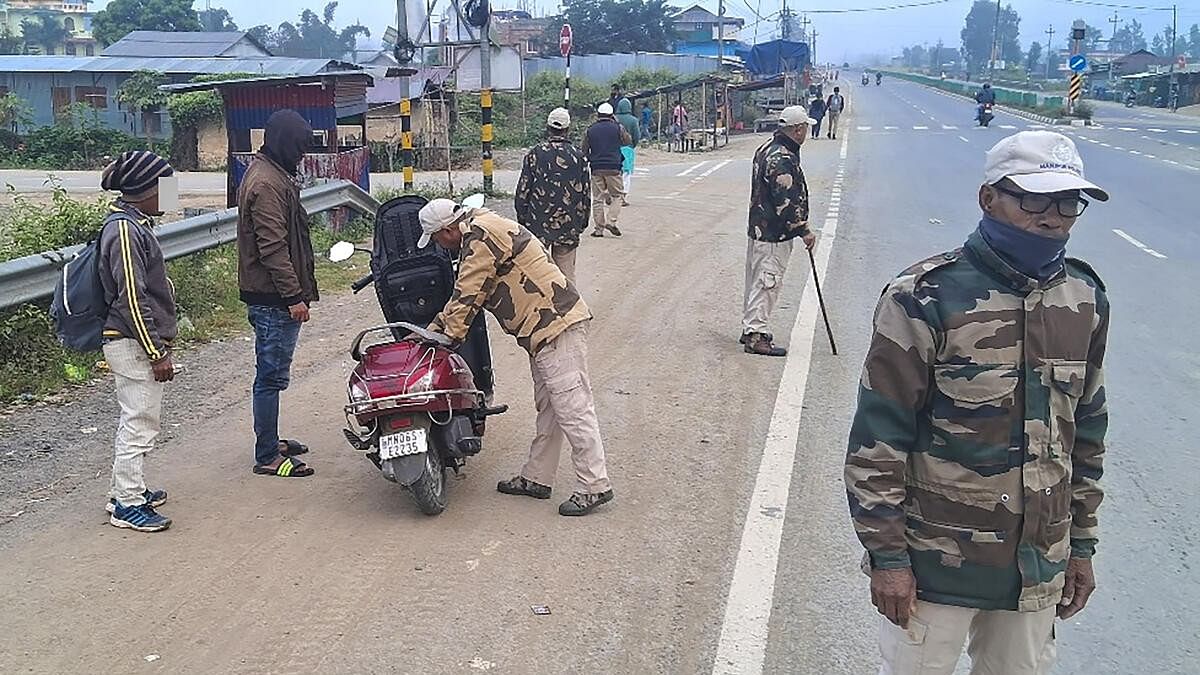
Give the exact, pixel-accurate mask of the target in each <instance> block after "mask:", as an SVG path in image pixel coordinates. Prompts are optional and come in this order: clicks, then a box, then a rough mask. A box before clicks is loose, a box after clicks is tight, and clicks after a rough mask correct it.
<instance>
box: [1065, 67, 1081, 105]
mask: <svg viewBox="0 0 1200 675" xmlns="http://www.w3.org/2000/svg"><path fill="white" fill-rule="evenodd" d="M1067 96H1068V97H1070V99H1071V102H1072V103H1074V102H1075V101H1078V100H1079V98H1080V97H1081V96H1083V75H1082V74H1080V73H1071V87H1070V88H1069V89H1068V90H1067Z"/></svg>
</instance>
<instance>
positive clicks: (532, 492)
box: [496, 476, 551, 499]
mask: <svg viewBox="0 0 1200 675" xmlns="http://www.w3.org/2000/svg"><path fill="white" fill-rule="evenodd" d="M496 491H497V492H501V493H503V494H506V495H517V496H520V497H533V498H534V499H550V492H551V488H550V486H549V485H542V484H541V483H535V482H533V481H531V480H529V479H528V478H525V477H524V476H514V477H513V478H510V479H508V480H502V481H500V482H499V483H496Z"/></svg>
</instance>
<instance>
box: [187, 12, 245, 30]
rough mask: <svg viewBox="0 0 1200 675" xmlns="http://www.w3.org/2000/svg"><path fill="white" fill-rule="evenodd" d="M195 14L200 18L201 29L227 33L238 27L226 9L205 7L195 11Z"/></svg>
mask: <svg viewBox="0 0 1200 675" xmlns="http://www.w3.org/2000/svg"><path fill="white" fill-rule="evenodd" d="M196 16H197V18H199V19H200V27H201V30H206V31H208V32H210V33H229V32H232V31H236V30H237V29H238V26H237V24H236V23H234V21H233V17H232V16H230V14H229V10H227V9H221V8H220V7H214V8H212V9H205V10H202V11H200V12H197V14H196Z"/></svg>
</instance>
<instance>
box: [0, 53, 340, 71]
mask: <svg viewBox="0 0 1200 675" xmlns="http://www.w3.org/2000/svg"><path fill="white" fill-rule="evenodd" d="M348 68H353V66H349V65H347V64H344V63H341V62H340V61H332V60H328V59H292V58H285V57H279V56H264V57H261V58H226V59H221V58H210V59H195V58H156V57H148V58H147V57H135V56H94V57H88V56H0V73H71V72H88V73H133V72H137V71H139V70H153V71H156V72H160V73H167V74H174V75H224V74H230V73H254V74H257V75H316V74H319V73H323V72H326V71H332V70H345V69H348Z"/></svg>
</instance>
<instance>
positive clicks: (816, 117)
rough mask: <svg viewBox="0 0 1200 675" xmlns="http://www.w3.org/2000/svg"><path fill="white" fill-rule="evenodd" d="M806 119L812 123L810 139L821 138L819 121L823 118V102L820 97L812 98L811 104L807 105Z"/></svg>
mask: <svg viewBox="0 0 1200 675" xmlns="http://www.w3.org/2000/svg"><path fill="white" fill-rule="evenodd" d="M808 117H809V119H811V120H812V121H813V125H812V137H813V138H814V139H817V138H820V137H821V120H822V119H823V118H824V117H825V101H823V100H822V99H821V98H820V97H817V98H814V99H813V100H812V103H809V104H808Z"/></svg>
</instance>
